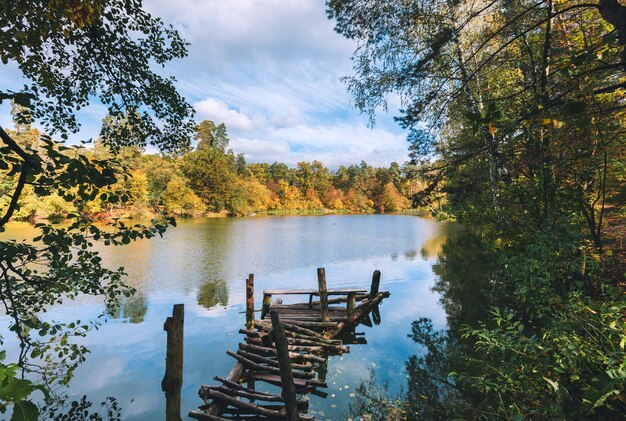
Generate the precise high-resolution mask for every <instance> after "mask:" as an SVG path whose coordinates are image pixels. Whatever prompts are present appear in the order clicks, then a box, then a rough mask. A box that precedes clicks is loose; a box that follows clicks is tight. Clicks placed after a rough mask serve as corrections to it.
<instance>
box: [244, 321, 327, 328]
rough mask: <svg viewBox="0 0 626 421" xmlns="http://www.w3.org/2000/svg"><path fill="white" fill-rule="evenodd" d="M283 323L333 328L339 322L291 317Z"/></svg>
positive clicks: (306, 326)
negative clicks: (294, 318)
mask: <svg viewBox="0 0 626 421" xmlns="http://www.w3.org/2000/svg"><path fill="white" fill-rule="evenodd" d="M281 320H283V323H285V324H291V325H296V326H299V327H305V328H313V329H332V328H335V327H337V323H335V322H318V321H304V320H293V319H290V320H289V321H285V320H284V319H281ZM263 322H264V323H267V322H268V320H255V321H254V323H263Z"/></svg>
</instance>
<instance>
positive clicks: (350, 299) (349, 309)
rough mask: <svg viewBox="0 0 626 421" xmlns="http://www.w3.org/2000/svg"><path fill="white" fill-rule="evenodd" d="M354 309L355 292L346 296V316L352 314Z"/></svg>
mask: <svg viewBox="0 0 626 421" xmlns="http://www.w3.org/2000/svg"><path fill="white" fill-rule="evenodd" d="M354 307H356V292H351V293H349V294H348V301H347V303H346V313H348V316H349V315H351V314H352V313H354Z"/></svg>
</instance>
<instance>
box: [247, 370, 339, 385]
mask: <svg viewBox="0 0 626 421" xmlns="http://www.w3.org/2000/svg"><path fill="white" fill-rule="evenodd" d="M248 377H249V378H251V379H254V380H263V381H265V382H268V383H271V384H274V385H277V386H280V385H281V384H282V383H281V380H280V376H278V375H276V374H267V373H250V374H248ZM293 382H294V384H295V385H296V386H299V387H307V386H312V387H328V385H327V384H326V383H325V382H323V381H320V380H319V379H315V378H313V379H298V378H294V379H293Z"/></svg>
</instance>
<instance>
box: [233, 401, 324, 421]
mask: <svg viewBox="0 0 626 421" xmlns="http://www.w3.org/2000/svg"><path fill="white" fill-rule="evenodd" d="M263 407H264V408H266V409H269V410H271V411H278V412H280V413H281V417H280V418H268V417H264V416H262V415H256V414H252V413H250V411H246V410H245V409H243V408H233V407H227V408H226V409H224V414H228V415H232V416H233V417H234V418H228V420H229V421H265V420H284V419H285V414H284V411H285V407H284V406H278V405H263ZM302 410H303V412H305V411H306V409H305V408H302ZM300 421H319V420H317V419H316V418H314V417H311V416H309V415H304V414H300Z"/></svg>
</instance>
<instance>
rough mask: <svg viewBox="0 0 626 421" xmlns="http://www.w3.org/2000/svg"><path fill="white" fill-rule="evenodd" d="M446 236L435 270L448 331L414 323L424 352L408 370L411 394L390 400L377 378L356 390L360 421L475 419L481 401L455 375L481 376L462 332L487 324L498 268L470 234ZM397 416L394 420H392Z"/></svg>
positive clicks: (355, 409)
mask: <svg viewBox="0 0 626 421" xmlns="http://www.w3.org/2000/svg"><path fill="white" fill-rule="evenodd" d="M447 234H448V235H449V236H448V238H447V241H446V242H445V243H444V244H440V245H438V247H440V250H439V253H438V260H437V263H436V264H435V265H434V266H433V271H434V272H435V274H437V275H438V280H437V281H436V283H435V286H434V287H433V289H434V290H435V291H437V292H439V293H440V294H441V303H442V305H443V307H444V309H445V311H446V313H447V316H448V326H449V330H440V331H437V330H435V329H434V328H433V325H432V323H431V321H430V320H429V319H425V318H422V319H419V320H416V321H414V322H413V323H412V326H411V333H410V335H409V337H411V338H412V339H413V340H414V341H415V342H416V343H417V344H419V345H421V346H422V347H423V348H424V354H423V355H413V356H411V357H410V358H409V359H408V361H407V362H406V364H405V367H406V370H407V375H408V387H407V390H406V392H404V393H403V394H401V396H397V397H392V396H390V395H389V393H388V390H387V388H386V386H385V385H383V386H380V385H378V384H377V383H376V381H375V378H374V375H373V373H372V376H371V378H370V380H369V381H367V382H364V383H362V384H361V385H360V386H359V388H358V389H357V392H358V395H357V399H356V403H355V404H353V405H351V412H352V414H353V415H354V416H355V417H358V416H361V415H363V414H369V415H371V419H372V420H389V419H398V420H447V419H455V418H466V417H470V418H471V417H472V416H474V415H476V411H477V408H478V407H479V406H480V401H479V399H481V398H480V396H478V395H477V394H475V393H474V392H473V391H472V390H471V388H469V387H467V385H465V384H464V383H463V382H461V381H458V380H457V379H456V378H455V376H454V374H451V373H464V375H466V376H470V377H471V376H472V375H480V369H481V367H480V361H479V359H478V358H476V359H475V358H473V357H472V349H473V347H472V346H471V344H470V343H466V341H465V340H464V339H463V337H462V333H461V328H462V326H463V325H474V324H476V323H478V321H480V320H484V319H485V316H486V313H487V312H488V310H489V308H490V304H491V302H492V299H491V286H492V284H493V281H492V280H493V278H494V273H495V265H494V263H493V257H492V255H491V254H490V253H489V251H488V250H486V249H485V247H484V245H483V243H482V241H481V238H480V237H479V236H477V235H475V234H473V233H471V232H467V231H465V232H454V233H447ZM435 244H436V242H431V243H429V245H430V246H435ZM432 249H434V247H431V251H432ZM422 254H423V255H429V254H430V253H429V252H428V251H427V252H424V251H422ZM470 410H471V411H472V412H471V414H470V412H469V411H470ZM394 411H395V412H394ZM392 412H393V413H394V414H395V415H394V417H392V418H389V414H390V413H392ZM485 415H487V416H488V414H485Z"/></svg>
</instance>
